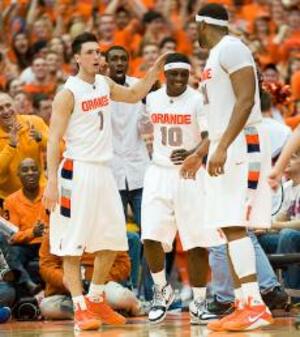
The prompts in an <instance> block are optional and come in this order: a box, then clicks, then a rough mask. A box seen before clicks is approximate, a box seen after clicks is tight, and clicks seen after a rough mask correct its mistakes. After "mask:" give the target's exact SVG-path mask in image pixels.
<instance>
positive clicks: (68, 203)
mask: <svg viewBox="0 0 300 337" xmlns="http://www.w3.org/2000/svg"><path fill="white" fill-rule="evenodd" d="M60 205H61V206H62V207H64V208H68V209H70V208H71V199H69V198H66V197H61V198H60Z"/></svg>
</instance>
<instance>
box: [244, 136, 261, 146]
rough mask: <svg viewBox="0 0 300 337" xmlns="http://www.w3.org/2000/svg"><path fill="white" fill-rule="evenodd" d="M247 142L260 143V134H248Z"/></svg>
mask: <svg viewBox="0 0 300 337" xmlns="http://www.w3.org/2000/svg"><path fill="white" fill-rule="evenodd" d="M246 140H247V144H259V136H258V134H255V135H246Z"/></svg>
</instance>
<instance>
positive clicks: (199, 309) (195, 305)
mask: <svg viewBox="0 0 300 337" xmlns="http://www.w3.org/2000/svg"><path fill="white" fill-rule="evenodd" d="M189 309H190V317H191V324H193V325H206V324H207V323H209V322H210V321H211V320H215V319H218V316H217V315H215V314H214V313H212V312H210V311H209V310H208V309H207V303H206V300H203V299H196V300H193V301H192V302H191V303H190V305H189Z"/></svg>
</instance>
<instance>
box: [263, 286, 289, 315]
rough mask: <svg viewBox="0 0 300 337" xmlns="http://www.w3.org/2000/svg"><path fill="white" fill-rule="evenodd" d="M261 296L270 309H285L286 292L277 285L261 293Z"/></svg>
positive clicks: (286, 301)
mask: <svg viewBox="0 0 300 337" xmlns="http://www.w3.org/2000/svg"><path fill="white" fill-rule="evenodd" d="M262 298H263V300H264V302H265V304H266V305H267V307H269V309H270V310H274V309H285V308H286V307H287V304H288V294H287V293H286V292H285V291H284V289H283V288H281V287H279V286H278V287H275V288H274V289H273V290H271V291H269V292H267V293H266V294H262Z"/></svg>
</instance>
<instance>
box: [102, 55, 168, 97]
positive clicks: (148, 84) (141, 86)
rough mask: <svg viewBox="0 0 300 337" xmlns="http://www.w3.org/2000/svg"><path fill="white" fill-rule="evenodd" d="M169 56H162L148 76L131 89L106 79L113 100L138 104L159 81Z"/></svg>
mask: <svg viewBox="0 0 300 337" xmlns="http://www.w3.org/2000/svg"><path fill="white" fill-rule="evenodd" d="M169 54H170V53H169V52H168V53H165V54H163V55H161V56H160V57H159V58H158V59H157V60H156V62H155V64H154V65H153V67H152V68H151V69H150V70H149V71H148V72H147V73H146V75H145V76H144V77H143V78H142V79H140V80H139V81H138V82H137V83H136V84H134V85H133V86H131V87H129V88H128V87H124V86H122V85H119V84H117V83H115V82H114V81H113V80H111V79H110V78H106V79H107V81H108V84H109V86H110V95H111V99H112V100H114V101H119V102H125V103H137V102H138V101H140V100H141V99H142V98H144V97H145V96H146V95H147V94H148V92H149V91H150V89H151V88H152V86H153V84H154V83H155V82H156V80H157V79H158V77H159V73H160V71H161V70H162V68H163V65H164V63H165V59H166V57H167V55H169Z"/></svg>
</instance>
